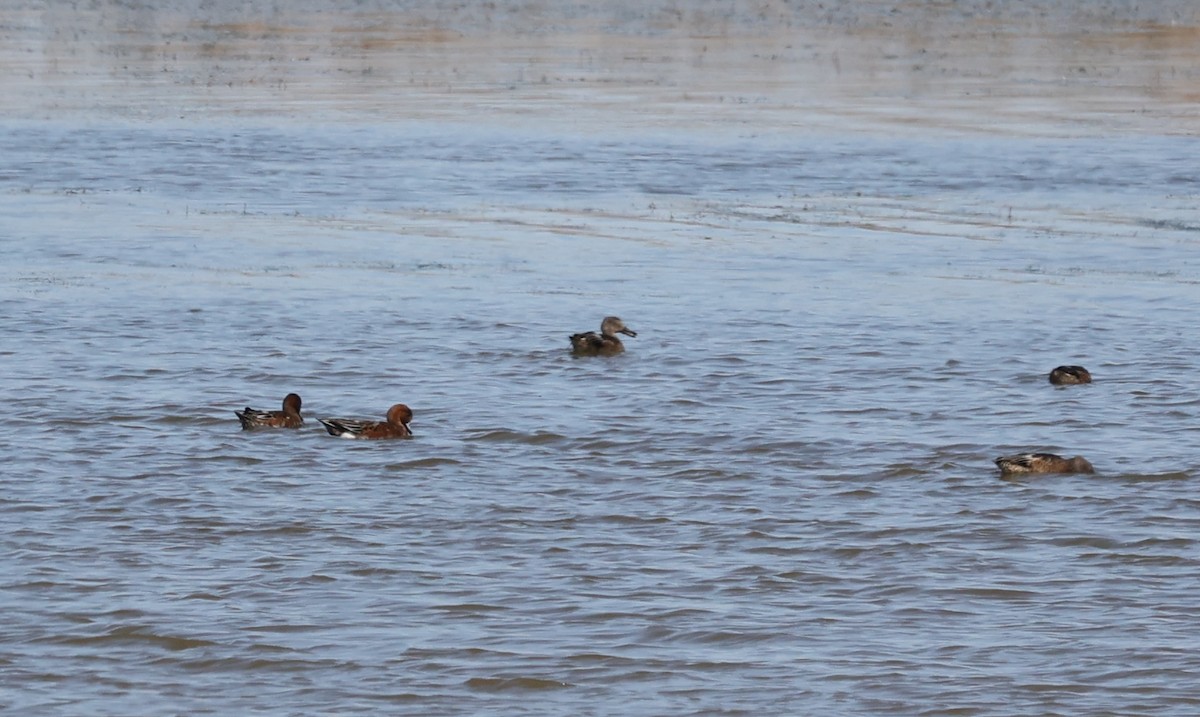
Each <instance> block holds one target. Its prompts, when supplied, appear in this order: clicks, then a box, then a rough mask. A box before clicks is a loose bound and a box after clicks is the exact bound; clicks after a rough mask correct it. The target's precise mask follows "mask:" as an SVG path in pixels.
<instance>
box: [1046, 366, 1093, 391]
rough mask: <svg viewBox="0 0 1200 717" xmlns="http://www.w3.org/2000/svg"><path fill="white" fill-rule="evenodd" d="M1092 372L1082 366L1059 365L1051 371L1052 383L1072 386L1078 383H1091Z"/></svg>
mask: <svg viewBox="0 0 1200 717" xmlns="http://www.w3.org/2000/svg"><path fill="white" fill-rule="evenodd" d="M1091 382H1092V374H1090V373H1088V370H1087V369H1086V368H1084V367H1082V366H1059V367H1058V368H1056V369H1054V370H1053V371H1051V372H1050V383H1052V384H1054V385H1055V386H1071V385H1074V384H1077V383H1091Z"/></svg>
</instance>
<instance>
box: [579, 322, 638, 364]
mask: <svg viewBox="0 0 1200 717" xmlns="http://www.w3.org/2000/svg"><path fill="white" fill-rule="evenodd" d="M617 334H625V335H626V336H637V332H636V331H634V330H633V329H631V328H629V327H628V326H626V325H625V322H624V321H621V319H619V318H617V317H616V316H605V317H604V321H601V322H600V333H596V332H595V331H585V332H584V333H582V334H572V335H571V351H572V353H574V354H575V355H576V356H614V355H616V354H619V353H621V352H622V351H624V350H625V344H623V343H621V339H619V338H617Z"/></svg>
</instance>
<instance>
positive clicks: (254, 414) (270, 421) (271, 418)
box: [233, 393, 304, 431]
mask: <svg viewBox="0 0 1200 717" xmlns="http://www.w3.org/2000/svg"><path fill="white" fill-rule="evenodd" d="M300 404H301V401H300V396H299V395H297V394H294V393H289V394H288V395H286V396H284V398H283V410H282V411H259V410H256V409H253V408H250V407H249V406H246V409H245V410H244V411H234V412H233V413H234V415H236V416H237V417H238V421H239V422H241V424H242V430H243V431H252V430H254V429H256V428H299V427H300V426H302V425H304V417H303V416H301V415H300Z"/></svg>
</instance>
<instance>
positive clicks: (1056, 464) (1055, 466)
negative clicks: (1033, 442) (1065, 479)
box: [995, 453, 1096, 476]
mask: <svg viewBox="0 0 1200 717" xmlns="http://www.w3.org/2000/svg"><path fill="white" fill-rule="evenodd" d="M995 463H996V466H997V467H998V468H999V469H1000V475H1004V476H1015V475H1032V474H1035V473H1039V474H1040V473H1095V472H1096V469H1095V468H1093V467H1092V464H1091V463H1089V462H1088V461H1087V459H1085V458H1084V457H1083V456H1075V457H1074V458H1063V457H1062V456H1060V455H1056V454H1054V453H1020V454H1017V455H1013V456H1000V457H999V458H997V459H996V461H995Z"/></svg>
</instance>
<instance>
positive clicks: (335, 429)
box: [317, 403, 413, 440]
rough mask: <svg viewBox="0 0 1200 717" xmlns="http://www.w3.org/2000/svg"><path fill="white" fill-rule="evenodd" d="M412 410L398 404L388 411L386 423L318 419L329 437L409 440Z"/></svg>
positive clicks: (351, 419)
mask: <svg viewBox="0 0 1200 717" xmlns="http://www.w3.org/2000/svg"><path fill="white" fill-rule="evenodd" d="M412 419H413V412H412V409H411V408H409V407H408V406H406V405H404V404H403V403H397V404H396V405H394V406H392V407H391V408H389V409H388V412H387V420H386V421H367V420H359V419H356V418H318V419H317V420H318V421H320V422H321V425H322V426H325V430H326V431H328V432H329V435H331V436H336V437H338V438H360V439H364V440H378V439H381V438H409V437H411V436H412V430H411V429H410V428H409V427H408V424H409V423H411V422H412Z"/></svg>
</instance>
